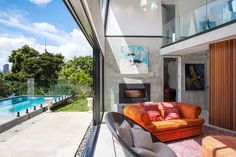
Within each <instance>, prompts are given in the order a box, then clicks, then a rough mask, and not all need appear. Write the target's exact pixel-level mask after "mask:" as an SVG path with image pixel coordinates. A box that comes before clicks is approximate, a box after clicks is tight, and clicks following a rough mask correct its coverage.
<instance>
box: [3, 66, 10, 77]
mask: <svg viewBox="0 0 236 157" xmlns="http://www.w3.org/2000/svg"><path fill="white" fill-rule="evenodd" d="M8 72H9V64H4V65H3V70H2V73H3V75H6V74H7V73H8Z"/></svg>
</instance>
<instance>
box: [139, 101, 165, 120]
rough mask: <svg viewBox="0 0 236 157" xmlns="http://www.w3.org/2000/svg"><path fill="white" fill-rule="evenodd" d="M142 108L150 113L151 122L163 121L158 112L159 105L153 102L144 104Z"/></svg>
mask: <svg viewBox="0 0 236 157" xmlns="http://www.w3.org/2000/svg"><path fill="white" fill-rule="evenodd" d="M142 107H143V109H144V110H145V111H146V112H147V113H148V115H149V117H150V120H151V121H160V120H163V118H162V116H161V114H160V112H159V110H158V104H157V103H153V102H148V103H147V102H146V103H142Z"/></svg>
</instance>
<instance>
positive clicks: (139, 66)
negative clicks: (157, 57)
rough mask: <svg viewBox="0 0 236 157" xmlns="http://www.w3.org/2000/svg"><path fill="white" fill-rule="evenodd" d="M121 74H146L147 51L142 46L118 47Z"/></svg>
mask: <svg viewBox="0 0 236 157" xmlns="http://www.w3.org/2000/svg"><path fill="white" fill-rule="evenodd" d="M119 64H120V65H119V67H120V72H121V74H148V49H147V48H146V47H144V46H127V45H125V46H120V55H119Z"/></svg>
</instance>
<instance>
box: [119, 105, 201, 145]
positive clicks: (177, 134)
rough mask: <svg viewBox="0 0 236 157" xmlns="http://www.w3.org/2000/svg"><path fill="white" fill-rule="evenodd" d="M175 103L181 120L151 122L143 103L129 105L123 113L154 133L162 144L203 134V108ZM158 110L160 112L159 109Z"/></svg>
mask: <svg viewBox="0 0 236 157" xmlns="http://www.w3.org/2000/svg"><path fill="white" fill-rule="evenodd" d="M175 103H176V105H177V107H178V109H179V112H180V115H181V119H176V120H163V121H151V119H150V117H149V115H148V113H147V112H146V111H145V110H144V109H143V107H142V106H141V103H136V104H128V105H127V106H125V108H124V110H123V112H124V115H126V116H127V117H129V118H131V119H133V120H134V121H136V122H137V123H139V124H140V125H142V126H143V127H145V128H146V129H147V130H149V131H150V132H152V133H153V134H154V135H155V136H156V137H157V138H159V139H160V140H161V141H162V142H166V141H172V140H177V139H181V138H186V137H191V136H196V135H200V134H202V124H203V123H204V119H202V118H199V115H200V113H201V108H200V107H199V106H197V105H193V104H188V103H178V102H175ZM157 106H158V105H157ZM157 110H159V109H158V107H157ZM159 112H161V111H159Z"/></svg>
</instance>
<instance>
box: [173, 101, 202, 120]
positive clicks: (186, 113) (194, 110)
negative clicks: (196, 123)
mask: <svg viewBox="0 0 236 157" xmlns="http://www.w3.org/2000/svg"><path fill="white" fill-rule="evenodd" d="M177 106H178V108H179V110H180V113H181V115H182V116H183V118H186V119H196V118H198V117H199V115H200V113H201V107H200V106H198V105H193V104H188V103H177Z"/></svg>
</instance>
